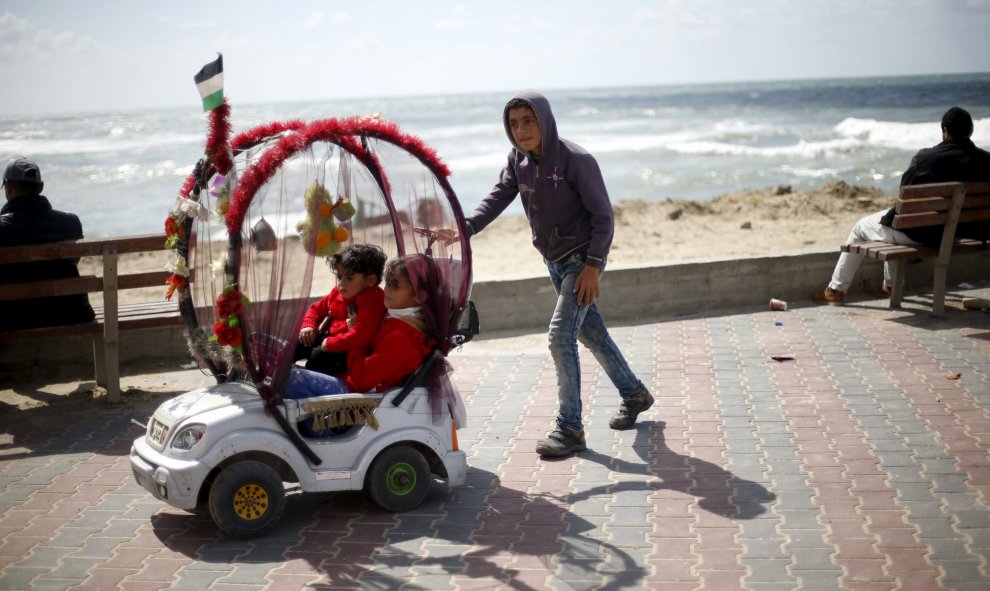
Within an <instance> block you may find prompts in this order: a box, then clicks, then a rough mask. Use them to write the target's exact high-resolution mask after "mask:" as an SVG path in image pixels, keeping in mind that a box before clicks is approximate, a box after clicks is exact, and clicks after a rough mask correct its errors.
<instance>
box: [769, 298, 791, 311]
mask: <svg viewBox="0 0 990 591" xmlns="http://www.w3.org/2000/svg"><path fill="white" fill-rule="evenodd" d="M770 309H771V310H773V311H774V312H786V311H787V302H785V301H784V300H778V299H777V298H770Z"/></svg>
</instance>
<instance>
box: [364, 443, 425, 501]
mask: <svg viewBox="0 0 990 591" xmlns="http://www.w3.org/2000/svg"><path fill="white" fill-rule="evenodd" d="M431 480H432V479H431V478H430V465H429V464H427V463H426V458H424V457H423V454H421V453H419V452H418V451H416V450H415V449H413V448H411V447H409V446H406V445H400V446H396V447H390V448H388V449H386V450H385V451H383V452H382V453H381V454H379V455H378V457H377V458H375V461H374V462H373V463H372V464H371V468H370V469H369V470H368V476H367V480H366V481H365V486H366V488H367V490H368V494H369V495H371V499H372V500H373V501H375V503H376V504H377V505H378V506H379V507H381V508H382V509H385V510H386V511H395V512H402V511H410V510H412V509H415V508H416V507H418V506H419V504H420V503H422V502H423V499H425V498H426V494H427V493H428V492H430V483H431Z"/></svg>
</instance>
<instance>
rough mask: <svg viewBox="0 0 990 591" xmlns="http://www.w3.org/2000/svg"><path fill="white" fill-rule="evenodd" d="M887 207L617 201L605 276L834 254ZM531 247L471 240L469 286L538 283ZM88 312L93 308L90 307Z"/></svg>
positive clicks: (90, 265)
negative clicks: (855, 228)
mask: <svg viewBox="0 0 990 591" xmlns="http://www.w3.org/2000/svg"><path fill="white" fill-rule="evenodd" d="M893 201H894V197H892V196H890V195H886V194H884V193H883V192H882V191H881V190H879V189H877V188H874V187H867V186H854V185H849V184H847V183H845V182H842V181H836V182H830V183H826V184H824V185H822V186H820V187H818V188H817V189H814V190H810V191H800V192H795V191H792V190H791V189H790V187H789V186H786V185H780V186H771V187H763V188H758V189H744V190H740V191H737V192H732V193H727V194H724V195H720V196H717V197H715V198H714V199H713V200H711V201H709V202H700V201H690V200H682V199H667V200H664V201H660V202H655V203H647V202H644V201H621V200H620V201H615V202H614V208H615V238H614V241H613V245H612V252H611V254H610V256H609V261H608V268H609V269H621V268H628V267H641V266H651V265H661V264H669V263H676V262H684V261H693V260H702V259H712V258H733V257H752V256H763V255H775V254H795V253H801V252H809V251H822V250H833V249H834V250H835V251H836V252H838V247H839V245H840V244H841V243H842V242H844V241H845V239H846V237H847V236H848V235H849V231H850V229H851V228H852V225H853V224H854V223H855V222H856V220H857V219H859V218H860V217H861V216H863V215H864V214H866V213H870V212H873V211H878V210H880V209H884V208H886V207H889V206H890V205H891V204H892V203H893ZM529 243H530V231H529V225H528V224H527V223H526V219H525V218H524V217H523V216H522V215H509V216H503V217H501V218H499V219H497V220H496V221H495V222H494V223H492V224H491V225H490V226H489V227H488V228H486V229H485V231H484V232H481V233H480V234H478V235H477V236H475V237H474V238H472V241H471V247H472V253H473V261H474V277H475V281H491V280H499V279H518V278H521V277H534V276H542V275H544V274H545V273H546V267H545V266H544V265H543V261H542V260H541V258H540V256H539V254H538V253H537V252H536V250H535V249H534V248H532V247H531V246H530V244H529ZM166 258H167V256H166V254H165V253H164V252H162V253H152V254H142V255H137V256H132V255H125V256H123V257H121V259H122V260H121V265H120V266H121V269H122V270H123V271H133V270H145V271H148V270H159V269H161V268H162V267H163V266H164V264H165V261H166ZM98 265H99V263H98V261H96V260H87V259H83V261H81V263H80V272H81V273H83V274H100V269H99V267H98ZM606 278H607V273H606ZM824 279H825V278H823V281H824ZM606 281H607V279H606ZM163 294H164V286H163V288H162V289H157V288H147V289H143V290H127V291H124V292H121V303H127V302H133V301H148V300H155V299H157V298H161V297H163ZM94 304H99V301H98V300H94Z"/></svg>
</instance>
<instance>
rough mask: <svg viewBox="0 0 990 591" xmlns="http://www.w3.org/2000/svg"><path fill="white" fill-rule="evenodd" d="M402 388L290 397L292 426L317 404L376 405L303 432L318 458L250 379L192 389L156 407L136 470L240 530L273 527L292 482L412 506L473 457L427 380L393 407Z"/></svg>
mask: <svg viewBox="0 0 990 591" xmlns="http://www.w3.org/2000/svg"><path fill="white" fill-rule="evenodd" d="M400 394H401V389H398V388H397V389H394V390H392V391H389V392H387V393H385V394H384V395H381V394H372V395H367V394H336V395H331V396H323V397H319V398H310V399H307V400H285V401H284V402H283V406H284V409H285V419H286V422H288V423H289V424H290V425H295V424H296V422H298V421H299V420H302V419H304V418H305V417H307V416H311V415H313V413H314V412H315V413H321V412H323V413H339V412H340V411H341V410H343V411H344V412H350V413H352V414H353V413H355V412H356V413H358V414H361V413H364V412H369V411H370V412H371V413H372V414H370V415H368V416H369V417H373V421H367V420H365V421H363V422H365V423H366V424H363V425H362V424H356V425H351V426H342V427H335V428H333V429H331V430H330V431H331V434H330V435H329V436H328V437H326V438H320V439H313V438H306V439H305V444H306V445H307V447H308V448H309V449H310V450H312V452H313V454H315V457H316V458H317V459H318V461H319V464H316V463H315V462H313V461H311V460H310V459H309V458H307V455H306V454H305V453H303V451H301V450H300V449H299V447H297V445H296V444H295V443H293V441H292V440H291V439H290V437H289V436H287V434H286V433H285V432H283V430H282V428H281V427H280V426H279V424H278V422H277V421H276V419H275V418H274V417H273V416H272V415H270V414H267V413H266V412H265V408H264V403H263V401H262V399H261V397H260V396H259V395H258V391H257V390H256V389H255V387H254V386H253V385H251V384H246V383H242V382H232V383H226V384H217V385H214V386H210V387H206V388H201V389H199V390H193V391H192V392H188V393H186V394H183V395H181V396H178V397H176V398H174V399H172V400H169V401H168V402H165V403H163V404H162V405H161V406H159V407H158V410H157V411H155V414H154V416H153V417H152V418H151V421H150V423H149V424H148V430H147V432H146V434H145V436H144V437H141V438H140V439H137V440H136V441H135V442H134V445H133V447H132V448H131V466H132V468H133V471H134V477H135V478H136V479H137V482H138V483H139V484H141V486H142V487H144V488H145V489H147V490H148V491H149V492H151V494H153V495H154V496H155V497H156V498H158V499H161V500H162V501H164V502H166V503H168V504H169V505H172V506H173V507H177V508H179V509H185V510H187V511H192V512H205V511H207V510H208V511H209V514H210V515H211V516H212V518H213V520H214V522H216V524H217V526H218V527H219V528H220V529H221V530H222V531H223V532H224V533H226V534H228V535H231V536H235V537H250V536H258V535H263V534H264V533H266V532H267V531H269V530H270V529H271V528H272V527H273V526H274V525H275V524H276V523H277V521H278V519H279V517H280V515H281V514H282V511H283V509H284V507H285V493H286V486H287V485H291V484H298V486H299V488H300V489H301V490H302V492H304V493H309V492H323V493H325V492H334V491H344V490H365V491H367V493H368V494H369V495H370V496H371V498H372V499H373V500H374V501H375V502H376V503H377V504H378V505H379V506H380V507H382V508H383V509H385V510H387V511H408V510H410V509H414V508H416V507H417V506H419V504H420V503H421V502H422V501H423V499H424V498H425V497H426V494H427V492H428V491H429V489H430V487H431V485H432V483H433V481H434V479H435V478H441V479H444V480H446V482H447V484H448V486H459V485H461V484H463V483H464V478H465V475H466V473H467V459H466V456H465V454H464V452H463V451H461V450H460V449H458V447H457V432H456V427H457V426H456V425H455V423H454V421H453V419H452V418H451V415H450V414H449V413H448V414H447V415H446V416H445V417H444V420H443V421H442V422H441V424H439V425H435V424H433V413H432V411H431V409H430V405H429V403H428V400H427V393H426V389H425V388H423V387H416V388H412V389H411V390H410V391H409V395H408V396H407V397H405V399H404V400H402V401H401V403H400V404H399V405H398V406H395V405H394V404H393V402H394V401H395V400H396V399H397V397H398V396H399V395H400ZM338 416H339V414H338ZM358 422H362V421H361V420H360V419H359V421H358ZM369 423H377V426H375V425H374V424H369Z"/></svg>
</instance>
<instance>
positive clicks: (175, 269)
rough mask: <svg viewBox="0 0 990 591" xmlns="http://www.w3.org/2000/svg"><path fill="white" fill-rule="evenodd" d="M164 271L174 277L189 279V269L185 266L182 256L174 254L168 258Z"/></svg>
mask: <svg viewBox="0 0 990 591" xmlns="http://www.w3.org/2000/svg"><path fill="white" fill-rule="evenodd" d="M165 270H166V271H169V272H171V273H173V274H175V275H182V276H183V277H189V267H187V266H186V259H185V257H183V256H182V255H179V254H174V255H172V256H170V257H169V259H168V263H167V264H166V265H165Z"/></svg>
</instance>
